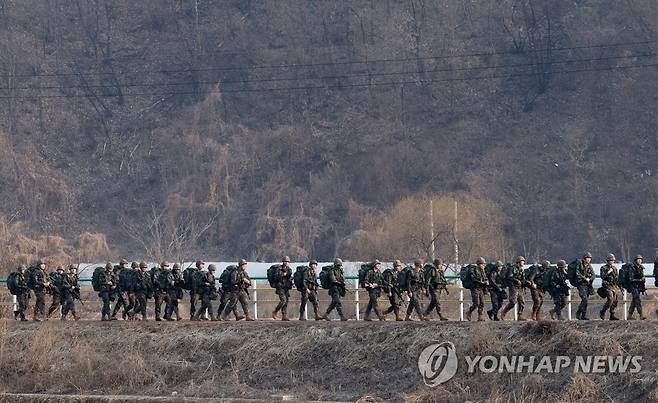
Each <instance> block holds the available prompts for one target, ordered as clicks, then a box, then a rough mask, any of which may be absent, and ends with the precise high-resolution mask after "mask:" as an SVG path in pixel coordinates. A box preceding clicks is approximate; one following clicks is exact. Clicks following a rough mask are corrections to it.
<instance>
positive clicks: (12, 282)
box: [7, 271, 21, 295]
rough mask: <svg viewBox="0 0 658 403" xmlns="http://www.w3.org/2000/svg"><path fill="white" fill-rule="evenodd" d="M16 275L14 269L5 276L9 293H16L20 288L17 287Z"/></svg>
mask: <svg viewBox="0 0 658 403" xmlns="http://www.w3.org/2000/svg"><path fill="white" fill-rule="evenodd" d="M18 275H19V273H18V272H17V271H15V272H13V273H11V274H9V277H7V288H8V289H9V293H10V294H11V295H18V294H19V293H20V291H21V290H20V288H18Z"/></svg>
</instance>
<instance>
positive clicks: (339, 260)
mask: <svg viewBox="0 0 658 403" xmlns="http://www.w3.org/2000/svg"><path fill="white" fill-rule="evenodd" d="M342 265H343V260H342V259H341V258H339V257H337V258H336V259H334V266H342Z"/></svg>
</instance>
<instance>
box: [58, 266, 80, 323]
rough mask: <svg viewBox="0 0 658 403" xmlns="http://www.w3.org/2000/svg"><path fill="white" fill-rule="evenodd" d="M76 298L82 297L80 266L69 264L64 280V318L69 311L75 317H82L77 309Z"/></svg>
mask: <svg viewBox="0 0 658 403" xmlns="http://www.w3.org/2000/svg"><path fill="white" fill-rule="evenodd" d="M76 299H80V286H79V285H78V267H77V266H76V265H73V264H72V265H70V266H69V272H68V273H67V274H66V275H64V281H63V283H62V320H66V316H67V315H68V314H69V313H70V314H71V315H72V316H73V319H75V320H79V319H80V318H79V317H78V315H77V314H76V311H75V300H76Z"/></svg>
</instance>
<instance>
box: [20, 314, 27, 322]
mask: <svg viewBox="0 0 658 403" xmlns="http://www.w3.org/2000/svg"><path fill="white" fill-rule="evenodd" d="M20 317H21V322H27V318H26V317H25V314H23V313H22V314H20Z"/></svg>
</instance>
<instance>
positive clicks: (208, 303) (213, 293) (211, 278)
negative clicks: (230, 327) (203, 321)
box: [192, 264, 217, 321]
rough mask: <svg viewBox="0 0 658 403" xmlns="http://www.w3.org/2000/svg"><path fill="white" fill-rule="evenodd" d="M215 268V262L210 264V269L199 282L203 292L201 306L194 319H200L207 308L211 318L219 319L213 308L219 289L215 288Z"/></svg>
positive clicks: (199, 289) (200, 290)
mask: <svg viewBox="0 0 658 403" xmlns="http://www.w3.org/2000/svg"><path fill="white" fill-rule="evenodd" d="M215 270H216V268H215V265H214V264H211V265H210V266H208V271H207V272H205V273H204V275H203V276H202V277H201V279H200V281H199V284H197V287H198V288H197V290H198V291H199V293H200V294H201V306H200V307H199V310H198V311H197V312H196V314H195V315H194V316H193V317H192V320H199V317H200V316H201V314H203V313H205V312H206V310H207V311H208V313H209V314H210V320H212V321H215V320H217V319H216V318H215V312H214V311H213V308H212V300H214V299H217V290H216V289H215Z"/></svg>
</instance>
